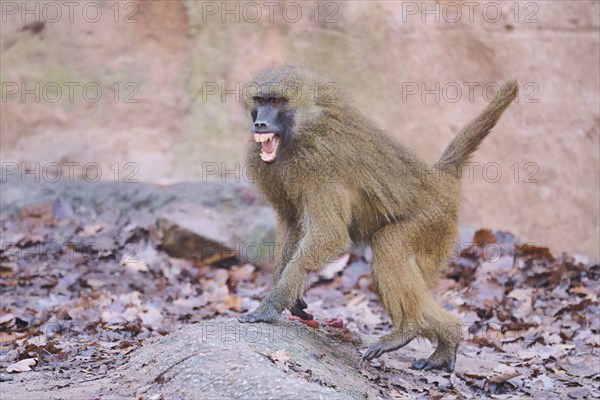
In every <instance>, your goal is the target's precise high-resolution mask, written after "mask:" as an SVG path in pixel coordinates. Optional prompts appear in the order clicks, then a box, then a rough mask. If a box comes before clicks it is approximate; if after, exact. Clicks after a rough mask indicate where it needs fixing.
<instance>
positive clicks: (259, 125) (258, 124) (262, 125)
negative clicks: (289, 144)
mask: <svg viewBox="0 0 600 400" xmlns="http://www.w3.org/2000/svg"><path fill="white" fill-rule="evenodd" d="M254 127H255V128H256V129H267V123H266V122H265V121H256V122H255V123H254Z"/></svg>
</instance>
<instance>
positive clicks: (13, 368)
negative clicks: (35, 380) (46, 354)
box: [6, 358, 37, 372]
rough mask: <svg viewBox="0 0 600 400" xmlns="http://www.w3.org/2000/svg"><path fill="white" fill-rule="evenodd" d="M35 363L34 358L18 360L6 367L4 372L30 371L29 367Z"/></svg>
mask: <svg viewBox="0 0 600 400" xmlns="http://www.w3.org/2000/svg"><path fill="white" fill-rule="evenodd" d="M36 363H37V359H36V358H26V359H24V360H21V361H18V362H16V363H14V364H11V365H9V366H8V367H6V372H27V371H31V367H33V366H34V365H35V364H36Z"/></svg>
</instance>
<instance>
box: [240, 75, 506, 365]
mask: <svg viewBox="0 0 600 400" xmlns="http://www.w3.org/2000/svg"><path fill="white" fill-rule="evenodd" d="M334 88H335V86H334V85H331V84H330V82H327V81H326V80H324V79H322V78H320V77H318V76H317V75H315V74H314V73H312V72H310V71H307V70H304V69H301V68H297V67H293V66H288V65H284V66H278V67H274V68H268V69H265V70H262V71H260V72H258V73H257V74H256V75H255V77H254V78H253V80H252V81H251V83H250V84H249V85H248V86H246V89H247V91H246V94H247V97H248V99H247V102H246V103H247V108H248V110H249V111H250V114H251V116H252V131H253V134H254V141H253V142H251V143H250V145H249V147H248V151H247V164H248V171H249V173H250V176H251V177H252V178H253V180H254V181H255V182H256V184H257V186H258V188H259V190H260V191H261V192H262V193H263V194H264V196H265V197H266V199H267V201H268V202H269V203H270V204H271V205H272V206H273V208H274V209H275V211H276V214H277V234H276V235H277V238H276V241H277V250H276V269H275V272H274V276H273V290H272V291H271V292H270V293H269V295H268V296H267V297H266V298H265V299H264V300H263V301H262V303H261V304H260V306H259V307H258V308H257V309H256V310H255V311H253V312H250V313H248V314H246V315H244V316H243V317H242V318H240V321H241V322H259V321H265V322H268V321H274V320H275V319H277V318H278V315H279V314H280V313H281V312H282V311H283V310H284V309H289V310H290V311H291V312H292V314H294V315H297V316H299V317H301V318H308V319H310V318H312V317H311V316H310V315H309V314H307V313H306V312H305V311H304V309H305V308H306V303H305V302H304V300H303V299H302V294H303V291H304V289H305V286H306V282H307V277H308V273H309V272H310V271H316V270H319V269H320V268H322V267H323V266H324V265H325V264H326V263H327V262H329V261H331V260H333V259H335V258H336V257H337V256H338V255H339V254H341V253H342V252H344V251H345V250H347V249H348V247H349V246H350V244H351V242H362V243H366V244H369V245H370V246H371V247H372V250H373V259H372V280H373V284H374V287H375V288H376V289H377V292H378V294H379V296H380V297H381V301H382V304H383V306H384V307H385V309H386V310H387V311H388V313H389V314H390V317H391V319H392V323H393V325H394V328H393V329H394V330H393V331H392V333H390V334H388V335H385V336H383V337H382V338H381V339H380V340H379V341H378V342H377V343H376V344H374V345H373V346H371V347H370V348H369V349H368V350H367V351H366V353H365V354H364V356H363V359H365V360H371V359H373V358H375V357H379V356H380V355H382V354H383V353H384V352H388V351H392V350H396V349H399V348H400V347H403V346H404V345H406V344H407V343H409V342H410V341H411V340H412V339H414V338H415V337H417V336H424V337H426V338H428V339H430V340H432V341H436V342H437V348H436V349H435V351H434V352H433V354H432V355H431V357H429V359H421V360H418V361H415V363H414V364H413V366H414V367H415V368H419V369H430V368H440V369H441V368H445V369H447V370H452V369H454V363H455V360H456V351H457V348H458V344H459V342H460V337H461V330H460V327H461V325H460V321H459V319H458V318H456V317H454V316H453V315H451V314H450V313H448V312H447V311H445V310H444V309H443V308H442V307H440V306H439V305H438V304H437V303H436V301H435V300H434V299H433V297H432V295H431V294H430V290H429V289H430V287H431V286H432V284H433V283H434V282H435V279H436V276H437V275H438V273H439V272H440V270H441V269H442V267H443V266H444V261H445V260H446V259H447V258H448V256H449V253H450V250H451V249H452V243H454V241H455V240H456V236H457V230H458V229H457V217H458V209H459V189H460V188H459V186H460V183H459V181H460V175H461V167H462V166H463V165H464V164H465V162H466V161H467V159H468V158H469V155H470V154H471V153H472V152H473V151H474V150H475V149H476V148H477V146H478V145H479V143H481V141H482V140H483V138H485V136H486V135H487V134H488V133H489V131H490V130H491V129H492V128H493V127H494V125H495V124H496V122H497V121H498V119H499V118H500V115H501V114H502V112H503V111H504V110H505V109H506V107H508V105H509V104H510V103H511V101H512V100H513V99H514V98H515V96H516V94H517V83H516V82H514V81H509V82H507V83H505V84H504V86H502V87H501V89H500V91H499V93H498V94H497V96H496V98H495V99H494V100H493V101H492V102H491V103H490V104H489V105H488V106H487V107H486V108H485V109H484V110H483V112H482V113H481V114H480V115H479V116H478V117H477V118H475V119H474V120H473V121H472V122H471V123H469V124H468V125H467V126H466V127H464V128H463V129H462V130H461V131H460V132H459V133H458V136H457V137H456V138H455V139H454V140H453V141H452V143H450V145H449V146H448V148H447V149H446V151H445V152H444V154H443V155H442V157H441V159H440V160H439V162H438V163H437V164H436V165H435V166H434V167H432V168H427V166H426V165H425V164H424V163H423V162H422V161H421V160H419V158H417V157H416V156H415V155H413V154H412V153H410V152H409V151H408V150H407V149H406V148H405V147H403V146H402V145H401V144H399V143H397V142H396V141H394V140H392V139H391V138H390V137H388V136H387V135H385V134H384V133H383V132H382V131H380V130H379V129H378V128H376V127H375V125H374V124H373V123H372V122H371V121H369V120H368V119H367V118H365V117H364V116H362V115H361V114H360V113H359V112H358V111H357V110H356V109H355V108H354V107H352V106H351V105H349V104H348V103H347V102H346V101H344V100H343V98H341V97H340V96H339V95H338V94H337V93H333V92H334V90H333V89H334Z"/></svg>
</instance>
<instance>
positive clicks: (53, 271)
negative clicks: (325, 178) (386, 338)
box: [0, 202, 600, 399]
mask: <svg viewBox="0 0 600 400" xmlns="http://www.w3.org/2000/svg"><path fill="white" fill-rule="evenodd" d="M0 223H1V232H2V247H1V250H0V285H1V287H2V308H1V313H0V368H1V369H0V371H1V372H0V381H4V380H10V379H11V378H10V375H12V374H18V373H24V374H26V373H27V372H28V371H31V370H36V371H54V372H68V373H70V374H71V375H72V376H74V377H75V378H76V377H77V376H81V377H82V379H83V378H85V377H90V376H96V375H98V374H106V373H107V371H109V370H110V369H113V368H115V367H116V366H118V365H121V364H122V363H124V362H126V361H127V354H129V353H131V352H132V351H134V350H135V349H137V348H139V347H140V346H141V345H142V343H143V342H144V341H145V340H147V339H149V338H151V337H155V336H162V335H166V334H168V333H171V332H173V331H175V330H177V329H178V328H180V327H182V326H184V325H186V324H193V323H196V322H200V321H204V320H209V319H212V318H214V317H216V316H219V315H224V316H229V317H235V316H239V315H241V314H243V313H244V312H247V311H248V310H251V309H253V308H255V307H256V306H257V305H258V304H259V301H260V299H261V298H262V297H263V296H264V295H265V294H266V293H267V292H268V289H269V287H270V277H271V273H270V272H269V271H265V270H260V269H258V268H256V267H255V266H253V265H250V264H240V265H233V266H231V265H227V268H223V267H222V266H219V265H218V260H216V262H217V264H213V265H208V264H199V263H198V262H197V260H185V259H181V258H174V257H171V256H169V255H168V254H167V253H166V252H164V251H163V250H162V249H161V247H160V228H157V225H156V224H155V223H154V222H153V221H152V218H145V219H143V220H132V219H130V218H127V217H124V216H122V215H119V214H118V213H114V212H110V211H106V212H104V213H101V214H99V215H92V214H91V213H88V214H85V213H84V214H81V213H79V214H78V213H75V212H74V211H73V210H72V209H70V208H65V205H64V204H62V205H61V204H60V202H58V203H56V204H46V205H34V206H27V207H23V208H22V209H21V210H20V212H19V213H18V214H15V215H9V216H3V217H2V220H0ZM490 248H493V249H494V251H492V252H490V251H489V249H490ZM359 253H360V252H356V253H354V252H353V253H352V254H345V255H343V256H342V257H341V258H339V259H338V260H336V261H335V262H333V263H331V264H329V265H328V266H327V268H326V269H325V270H324V271H323V272H321V274H315V275H314V276H312V277H311V286H310V289H309V290H308V291H307V293H306V295H305V300H306V302H307V304H308V310H309V311H310V312H311V313H312V314H314V315H315V318H316V320H315V321H298V322H297V323H304V324H305V325H306V329H318V330H322V331H323V332H325V333H326V334H327V335H330V336H331V337H333V338H335V339H336V340H342V341H347V342H350V343H353V344H355V345H356V346H357V352H358V351H359V350H362V349H364V348H365V347H366V345H365V343H364V342H365V340H364V339H367V340H373V339H374V338H376V337H379V336H380V335H382V334H385V333H388V332H389V331H390V330H391V323H390V321H389V318H388V317H387V316H386V314H385V313H384V311H383V309H382V307H381V304H380V302H379V300H378V298H377V296H376V295H375V293H373V291H372V288H371V286H370V283H369V261H368V259H369V258H370V257H369V252H368V251H367V252H365V254H359ZM599 277H600V266H599V265H598V263H597V262H591V261H588V260H586V259H583V258H581V257H572V256H569V255H566V254H563V255H560V256H555V255H553V254H552V253H551V251H550V250H549V249H547V248H543V247H539V246H536V245H533V244H518V240H517V239H516V238H515V237H513V236H512V235H510V234H508V233H506V232H492V231H490V230H480V231H478V232H476V233H475V236H474V238H473V244H472V245H471V246H469V247H466V248H465V249H463V250H462V251H461V252H460V253H459V254H456V255H455V257H453V260H452V261H451V262H450V264H449V266H448V268H447V270H446V274H445V276H444V277H442V279H441V280H440V283H439V284H438V286H437V287H436V288H435V296H436V298H437V299H439V301H440V302H441V303H442V305H443V306H444V307H445V308H446V309H447V310H449V311H450V312H452V313H453V314H455V315H457V316H458V317H460V318H461V320H462V321H463V324H464V326H463V342H462V344H461V346H460V348H459V355H458V363H457V368H456V370H455V371H454V372H453V373H451V374H449V373H445V372H437V371H436V372H431V371H429V372H424V371H417V370H413V369H411V368H410V362H411V361H412V358H411V357H408V356H406V355H403V351H402V350H400V351H397V352H394V353H392V354H386V355H384V356H383V357H381V358H380V359H378V360H375V361H373V362H371V363H370V364H369V365H365V366H364V369H363V371H364V372H363V375H364V376H365V377H367V378H368V380H369V382H370V383H369V384H372V385H375V386H377V387H378V388H379V393H380V394H381V396H382V397H383V398H433V399H457V398H481V397H490V398H522V397H533V398H539V397H546V398H565V397H567V398H574V399H576V398H577V399H579V398H598V397H600V395H599V393H600V390H599V389H600V388H599V386H600V371H599V368H600V359H599V357H598V349H599V347H600V338H599V334H600V320H599V317H598V316H599V315H600V309H599V305H598V292H599V286H600V283H599V279H598V278H599ZM407 350H409V351H421V352H430V351H431V347H430V346H428V345H426V344H424V343H423V341H422V340H421V341H414V342H413V343H411V344H409V345H408V346H407ZM424 355H425V353H424ZM268 357H269V358H270V359H271V360H272V361H273V362H274V363H275V364H276V365H278V366H280V367H281V368H282V369H283V370H285V371H286V372H288V373H295V374H300V375H301V376H303V377H305V378H306V379H309V380H310V379H311V374H310V371H308V370H305V369H303V367H302V366H301V365H296V364H294V361H293V360H291V359H290V353H288V352H287V351H286V350H285V349H280V350H278V351H276V352H274V353H272V354H270V355H268Z"/></svg>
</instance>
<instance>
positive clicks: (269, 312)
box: [238, 307, 279, 323]
mask: <svg viewBox="0 0 600 400" xmlns="http://www.w3.org/2000/svg"><path fill="white" fill-rule="evenodd" d="M278 316H279V313H278V312H277V310H275V308H270V307H269V308H267V307H258V308H257V309H256V310H254V311H252V312H250V313H248V314H246V315H243V316H241V317H240V318H238V321H240V322H242V323H252V322H274V321H276V320H277V319H278V318H277V317H278Z"/></svg>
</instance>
